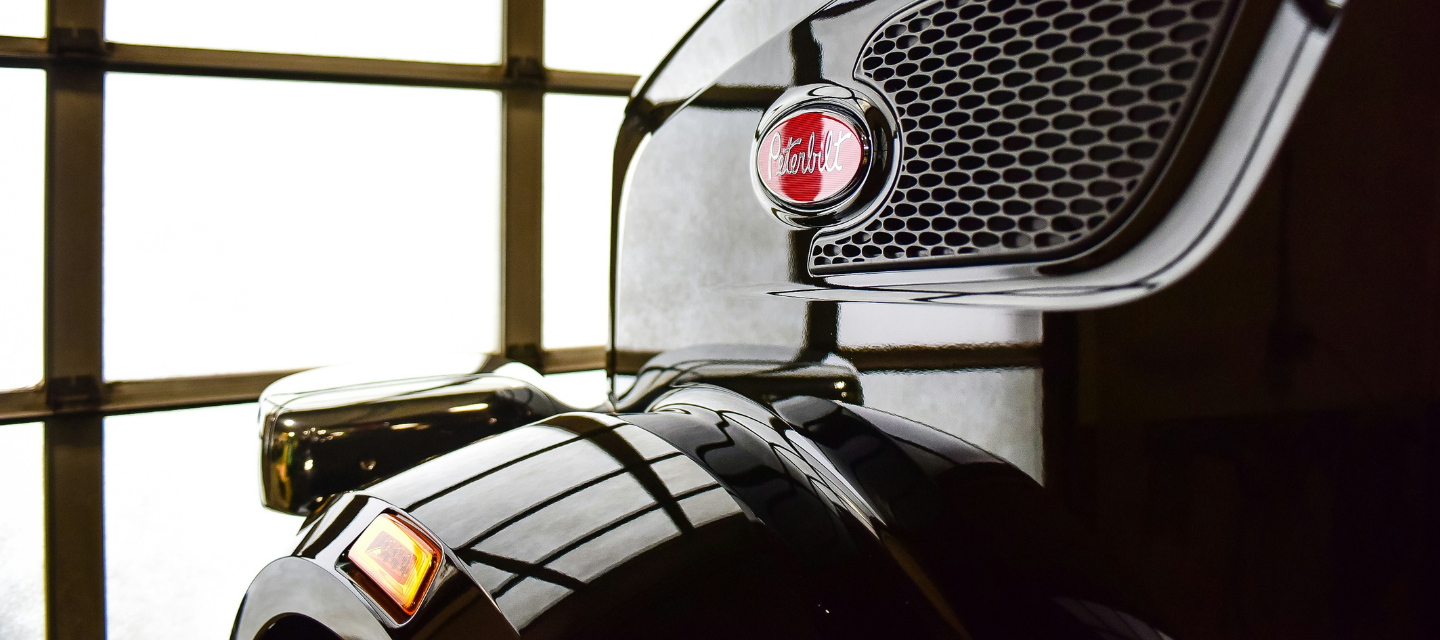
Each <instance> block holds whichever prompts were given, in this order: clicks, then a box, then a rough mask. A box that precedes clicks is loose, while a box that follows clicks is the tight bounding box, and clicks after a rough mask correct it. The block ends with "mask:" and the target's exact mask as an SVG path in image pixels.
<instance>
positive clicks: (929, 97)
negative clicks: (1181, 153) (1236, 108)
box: [811, 0, 1233, 272]
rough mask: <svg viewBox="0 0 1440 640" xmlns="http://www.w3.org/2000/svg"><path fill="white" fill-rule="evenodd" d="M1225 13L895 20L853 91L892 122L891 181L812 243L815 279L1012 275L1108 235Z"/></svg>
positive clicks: (996, 10) (977, 9)
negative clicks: (1003, 268) (883, 103)
mask: <svg viewBox="0 0 1440 640" xmlns="http://www.w3.org/2000/svg"><path fill="white" fill-rule="evenodd" d="M1229 2H1233V0H1069V1H1068V2H1066V1H1064V0H1048V1H1042V0H991V1H989V2H982V1H980V0H971V1H969V2H966V1H965V0H935V1H933V2H928V3H925V4H922V5H920V6H919V7H917V8H915V9H912V10H909V11H906V12H902V14H900V15H898V16H895V17H893V18H891V19H890V20H889V21H887V22H886V23H885V24H883V25H881V26H880V28H879V29H877V30H876V31H875V33H874V35H872V36H871V38H870V40H869V41H868V43H867V46H866V48H865V49H864V50H863V52H862V53H861V56H860V59H859V60H858V61H857V64H856V72H855V77H856V79H857V80H861V81H864V82H867V83H868V84H870V85H872V86H874V87H876V88H877V89H878V90H880V92H881V93H882V94H883V95H884V97H885V98H886V100H888V101H889V103H890V105H891V107H892V108H893V109H894V110H895V113H896V116H897V117H898V120H899V124H900V128H901V136H900V139H901V145H900V150H899V160H900V175H899V179H898V181H897V184H896V187H895V190H894V191H893V192H892V193H891V194H890V197H889V199H888V200H887V201H886V203H885V205H884V206H883V207H881V208H880V209H878V210H877V211H876V212H874V213H873V214H871V215H870V216H869V217H868V218H867V219H865V220H863V221H861V222H860V223H859V224H858V225H855V226H851V227H850V228H848V229H844V230H841V231H836V232H830V233H821V234H819V235H817V236H816V239H815V241H814V242H815V250H814V251H812V252H811V266H812V267H825V269H823V270H824V271H825V272H845V271H866V270H873V269H876V268H882V267H883V268H895V267H902V268H903V267H926V266H933V265H935V264H937V263H944V262H947V261H949V260H954V259H956V258H955V257H957V256H967V258H966V259H965V261H967V262H968V261H970V260H971V259H973V258H976V257H985V256H994V257H996V258H1003V259H1006V260H1011V259H1015V258H1017V257H1020V258H1023V257H1024V256H1026V255H1029V254H1035V253H1038V252H1052V251H1056V250H1064V249H1066V248H1067V247H1073V246H1074V245H1076V244H1077V243H1080V242H1082V241H1084V240H1085V239H1087V238H1089V237H1091V236H1093V235H1095V234H1097V233H1101V232H1104V231H1106V230H1108V228H1109V227H1111V226H1113V225H1107V223H1109V222H1112V221H1116V220H1118V218H1119V216H1120V215H1121V214H1122V213H1123V212H1126V211H1128V210H1129V208H1130V207H1128V206H1127V205H1131V204H1133V203H1132V202H1131V200H1132V199H1134V198H1136V197H1138V196H1139V194H1138V193H1137V189H1138V188H1139V187H1140V185H1142V184H1145V183H1146V178H1147V177H1148V175H1149V174H1150V173H1152V172H1154V171H1157V170H1158V168H1159V166H1160V164H1161V162H1160V160H1161V158H1160V157H1159V150H1160V149H1161V147H1163V146H1164V145H1165V144H1166V143H1167V142H1170V140H1169V137H1170V136H1172V135H1173V134H1174V133H1175V132H1177V131H1179V130H1180V129H1181V128H1182V127H1178V126H1176V125H1177V124H1179V123H1178V122H1177V121H1178V119H1179V118H1180V117H1181V114H1182V113H1183V112H1184V105H1185V103H1186V101H1187V100H1189V99H1190V98H1191V97H1192V95H1191V94H1193V93H1194V92H1195V91H1196V85H1197V79H1198V78H1200V77H1202V74H1201V73H1200V71H1201V69H1202V68H1203V67H1205V66H1206V64H1207V62H1208V59H1207V58H1206V55H1207V52H1209V51H1210V50H1212V49H1214V47H1211V46H1209V45H1210V44H1211V40H1212V39H1213V38H1215V37H1217V34H1219V33H1220V32H1221V25H1220V20H1221V17H1222V16H1223V15H1225V14H1226V13H1227V11H1226V10H1227V9H1228V8H1229V7H1227V6H1226V5H1227V3H1229ZM842 245H843V246H846V247H849V248H853V250H852V251H849V252H846V251H843V250H841V249H840V247H841V246H842ZM841 265H843V266H841ZM837 266H838V268H837Z"/></svg>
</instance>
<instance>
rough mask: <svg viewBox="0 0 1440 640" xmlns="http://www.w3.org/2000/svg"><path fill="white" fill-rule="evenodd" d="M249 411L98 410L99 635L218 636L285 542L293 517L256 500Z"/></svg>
mask: <svg viewBox="0 0 1440 640" xmlns="http://www.w3.org/2000/svg"><path fill="white" fill-rule="evenodd" d="M255 414H256V407H255V405H253V404H246V405H235V406H228V407H210V408H207V409H190V410H185V411H167V412H163V413H147V414H137V415H131V416H120V417H114V418H106V419H105V593H106V603H105V604H106V626H107V629H108V636H107V637H109V638H110V640H126V639H129V638H134V639H136V640H141V639H144V640H149V639H150V638H227V637H229V634H230V625H231V624H232V623H233V622H234V620H235V611H236V610H237V609H239V607H240V600H241V598H243V597H245V590H246V589H247V588H249V586H250V580H251V579H253V578H254V577H255V574H257V573H259V572H260V569H261V568H263V567H264V566H265V565H266V564H269V563H270V561H271V560H274V559H276V558H279V557H281V556H283V555H286V554H288V553H289V552H290V551H291V550H292V549H293V546H294V538H295V532H296V531H297V530H298V529H299V527H300V523H301V521H302V520H303V518H301V517H299V516H291V515H286V514H282V513H277V512H274V511H269V510H267V509H265V508H264V507H262V506H260V474H259V469H260V457H259V456H260V446H259V440H257V439H256V434H257V433H258V431H257V427H256V426H255ZM157 544H158V545H161V546H159V547H157ZM6 637H9V636H6Z"/></svg>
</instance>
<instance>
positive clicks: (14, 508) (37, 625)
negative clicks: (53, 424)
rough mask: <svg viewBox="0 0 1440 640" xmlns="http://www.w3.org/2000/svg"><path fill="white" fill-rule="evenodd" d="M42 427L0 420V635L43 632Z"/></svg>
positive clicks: (27, 638)
mask: <svg viewBox="0 0 1440 640" xmlns="http://www.w3.org/2000/svg"><path fill="white" fill-rule="evenodd" d="M43 429H44V427H42V426H41V425H40V424H38V423H36V424H9V425H0V487H5V517H3V518H0V566H3V567H4V570H3V571H0V638H6V639H9V638H15V639H16V640H20V639H22V638H23V639H24V640H32V639H33V640H40V638H44V637H45V504H44V501H45V493H44V485H45V482H44V475H43V474H44V471H43V467H42V461H43V459H44V457H43V456H44V449H43V447H44V442H45V441H44V430H43Z"/></svg>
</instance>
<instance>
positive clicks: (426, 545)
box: [345, 513, 440, 616]
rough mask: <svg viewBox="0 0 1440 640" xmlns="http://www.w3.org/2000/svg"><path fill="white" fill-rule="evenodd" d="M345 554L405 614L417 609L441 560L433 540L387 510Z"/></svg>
mask: <svg viewBox="0 0 1440 640" xmlns="http://www.w3.org/2000/svg"><path fill="white" fill-rule="evenodd" d="M345 556H346V557H347V558H349V559H350V561H351V562H353V563H355V567H356V568H358V569H359V570H360V572H361V573H363V574H364V575H365V577H367V578H369V579H370V581H371V582H373V583H374V585H375V586H376V587H379V588H380V590H381V591H383V592H384V593H385V595H387V596H389V597H390V600H391V601H393V602H394V603H395V604H396V605H397V606H399V607H400V610H401V611H404V612H405V615H407V616H410V615H414V613H415V610H416V609H419V608H420V600H421V599H423V598H424V597H425V589H426V588H428V587H429V586H430V579H431V578H433V577H434V576H435V568H436V566H437V565H439V563H440V549H439V547H438V546H436V545H435V543H433V542H431V541H430V540H429V538H427V537H426V536H424V535H423V534H421V533H420V532H418V531H416V530H415V529H414V528H413V527H411V526H410V525H408V524H406V523H405V522H404V521H402V520H400V519H399V518H396V517H395V516H392V515H390V514H388V513H382V514H380V515H379V516H377V517H376V518H375V521H374V522H371V523H370V526H368V527H365V531H364V532H363V533H361V534H360V537H359V538H358V539H356V540H355V544H353V545H351V546H350V551H349V552H348V553H346V554H345Z"/></svg>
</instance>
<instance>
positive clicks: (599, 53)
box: [545, 0, 715, 75]
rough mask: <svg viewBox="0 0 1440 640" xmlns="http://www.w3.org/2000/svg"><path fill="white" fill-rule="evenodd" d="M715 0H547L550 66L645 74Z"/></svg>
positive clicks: (546, 25)
mask: <svg viewBox="0 0 1440 640" xmlns="http://www.w3.org/2000/svg"><path fill="white" fill-rule="evenodd" d="M713 4H715V0H617V1H615V2H596V1H595V0H546V2H545V66H547V67H550V68H552V69H575V70H578V71H603V72H608V73H629V74H634V75H644V74H646V73H649V72H650V71H651V70H652V69H654V68H655V65H657V64H659V63H660V59H661V58H664V57H665V54H666V53H669V52H670V49H672V48H674V47H675V43H677V42H679V41H680V37H681V36H683V35H685V32H687V31H689V30H690V27H692V26H694V25H695V23H696V22H698V21H699V20H700V16H703V15H705V11H706V10H708V9H709V8H710V6H711V5H713Z"/></svg>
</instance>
